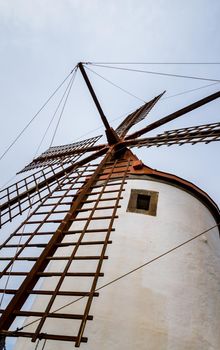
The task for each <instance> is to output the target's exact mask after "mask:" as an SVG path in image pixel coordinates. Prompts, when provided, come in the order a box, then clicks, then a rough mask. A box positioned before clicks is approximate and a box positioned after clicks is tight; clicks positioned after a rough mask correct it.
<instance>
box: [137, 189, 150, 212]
mask: <svg viewBox="0 0 220 350" xmlns="http://www.w3.org/2000/svg"><path fill="white" fill-rule="evenodd" d="M136 206H137V209H143V210H149V207H150V196H148V195H146V194H140V193H138V195H137V205H136Z"/></svg>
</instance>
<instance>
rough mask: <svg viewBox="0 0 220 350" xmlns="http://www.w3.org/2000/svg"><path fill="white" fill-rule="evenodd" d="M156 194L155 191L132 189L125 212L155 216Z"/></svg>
mask: <svg viewBox="0 0 220 350" xmlns="http://www.w3.org/2000/svg"><path fill="white" fill-rule="evenodd" d="M158 194H159V193H158V192H155V191H147V190H136V189H132V190H131V195H130V199H129V203H128V207H127V211H128V212H132V213H139V214H145V215H152V216H156V215H157V202H158Z"/></svg>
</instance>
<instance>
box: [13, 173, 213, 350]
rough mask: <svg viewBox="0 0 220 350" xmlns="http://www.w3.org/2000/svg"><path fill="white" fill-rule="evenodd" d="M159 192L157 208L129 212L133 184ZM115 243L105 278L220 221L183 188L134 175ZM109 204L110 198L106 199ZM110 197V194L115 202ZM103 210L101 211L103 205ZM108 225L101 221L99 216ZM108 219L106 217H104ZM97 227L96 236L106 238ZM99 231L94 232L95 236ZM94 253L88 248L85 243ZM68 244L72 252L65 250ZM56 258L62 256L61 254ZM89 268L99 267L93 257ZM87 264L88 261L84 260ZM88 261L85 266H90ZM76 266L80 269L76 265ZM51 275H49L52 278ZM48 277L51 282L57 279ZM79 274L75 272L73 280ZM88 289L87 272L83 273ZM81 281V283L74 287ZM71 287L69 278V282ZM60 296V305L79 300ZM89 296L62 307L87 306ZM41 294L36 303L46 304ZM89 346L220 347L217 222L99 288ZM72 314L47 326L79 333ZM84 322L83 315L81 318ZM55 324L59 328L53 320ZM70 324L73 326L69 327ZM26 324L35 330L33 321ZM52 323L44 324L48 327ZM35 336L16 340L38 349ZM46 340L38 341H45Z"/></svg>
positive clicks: (117, 349) (112, 349) (113, 349)
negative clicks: (32, 339)
mask: <svg viewBox="0 0 220 350" xmlns="http://www.w3.org/2000/svg"><path fill="white" fill-rule="evenodd" d="M132 188H133V189H146V190H151V191H157V192H159V199H158V208H157V216H156V217H154V216H148V215H143V214H136V213H128V212H126V208H127V204H128V201H129V197H130V190H131V189H132ZM123 196H124V198H123V200H122V201H121V203H120V204H121V205H122V207H121V208H120V209H119V210H118V213H119V219H117V220H116V221H115V225H114V227H115V228H116V231H115V232H113V233H112V235H111V239H112V240H113V244H112V245H109V246H108V250H107V254H108V256H109V259H108V260H106V261H105V262H104V266H103V272H104V273H105V277H104V278H100V280H99V286H102V285H103V284H105V283H107V282H109V281H111V280H113V279H115V278H117V277H119V276H121V275H122V274H124V273H126V272H128V271H130V270H132V269H134V268H136V267H138V266H139V265H142V264H144V263H145V262H147V261H148V260H150V259H152V258H154V257H156V256H158V255H160V254H162V253H163V252H165V251H167V250H169V249H171V248H172V247H174V246H176V245H178V244H180V243H182V242H184V241H185V240H187V239H189V238H190V237H193V236H194V235H196V234H198V233H200V232H202V231H204V230H206V229H208V228H210V227H212V226H214V225H215V220H214V219H213V217H212V215H211V214H210V212H209V210H208V209H207V208H206V207H205V206H204V205H203V204H201V202H199V201H198V200H197V199H196V198H195V197H193V196H192V195H190V194H188V193H186V192H185V191H183V190H180V189H179V188H176V187H173V186H170V185H167V184H163V183H158V182H153V181H149V180H143V179H142V178H141V177H140V179H135V180H128V183H127V185H126V191H125V192H124V194H123ZM105 204H106V202H105ZM109 204H110V202H109ZM99 215H101V214H100V213H99ZM100 225H101V224H100ZM102 226H103V224H102ZM101 235H102V234H99V236H98V234H97V236H96V239H101ZM91 239H92V237H91V236H90V240H91ZM83 249H84V252H83V251H82V252H81V253H84V254H87V253H88V249H91V247H90V248H88V247H87V248H86V247H83ZM66 252H67V251H65V255H66ZM56 264H57V262H56ZM89 264H90V271H91V272H92V271H93V270H94V268H93V264H95V262H92V261H90V263H89ZM79 270H80V271H81V268H79ZM86 270H88V267H86V266H85V271H86ZM74 271H76V270H74ZM49 280H50V281H49ZM49 280H47V282H46V283H47V285H46V288H48V289H51V284H52V283H53V280H52V279H51V278H50V279H49ZM72 280H73V279H71V281H72ZM80 281H82V285H81V288H82V290H85V291H86V290H88V283H87V280H86V279H84V280H83V279H82V278H81V279H80V280H79V279H76V282H75V283H76V286H75V287H76V288H78V289H79V283H81V282H80ZM75 287H74V288H75ZM67 288H69V289H71V288H72V282H71V286H70V285H69V286H68V283H67V284H66V285H65V288H64V289H67ZM73 299H74V298H73V297H71V298H70V297H68V298H64V297H60V299H59V301H57V303H56V305H54V309H56V308H57V307H59V306H62V305H64V304H65V303H66V302H69V301H71V300H73ZM84 302H85V300H82V301H80V302H77V303H75V304H73V305H72V306H69V307H68V308H65V309H63V310H62V312H65V313H66V312H70V310H71V308H72V310H74V311H73V313H79V312H81V311H80V310H81V306H82V304H83V303H84ZM43 306H44V303H42V301H36V302H35V304H34V308H35V309H36V308H39V309H41V308H43ZM90 314H92V315H94V320H93V321H88V322H87V325H86V329H85V334H84V335H85V336H88V343H87V344H81V346H80V348H81V349H82V350H123V349H126V350H134V349H138V350H177V349H178V350H209V349H210V350H219V349H220V331H219V330H220V239H219V234H218V230H217V229H213V230H212V231H210V232H208V233H207V234H204V235H203V236H201V237H200V238H198V239H196V240H195V241H193V242H191V243H189V244H187V245H186V246H183V247H181V248H179V249H178V250H176V251H174V252H172V253H170V254H169V255H167V256H165V257H163V258H161V259H160V260H157V261H155V262H153V263H152V264H150V265H148V266H146V267H143V268H142V269H140V270H138V271H137V272H135V273H133V274H131V275H129V276H127V277H125V278H123V279H122V280H120V281H118V282H116V283H114V284H111V285H110V286H108V287H106V288H104V289H102V290H100V296H99V297H98V298H94V301H93V304H92V308H91V312H90ZM71 322H72V324H71V328H72V329H70V327H69V321H68V326H67V323H66V322H65V321H61V324H60V322H59V320H54V319H51V322H50V323H47V324H46V331H47V332H48V333H49V332H52V331H54V329H57V333H61V332H63V333H65V334H68V335H71V334H72V335H75V334H76V331H74V328H75V326H76V321H71ZM77 324H78V321H77ZM54 327H55V328H54ZM67 328H68V329H67ZM26 331H31V327H29V328H27V329H26ZM44 331H45V330H44ZM35 346H36V344H33V343H31V342H30V340H28V339H22V340H19V341H18V342H17V346H16V350H29V349H35ZM42 346H43V341H41V342H40V343H39V345H38V350H40V349H42ZM73 348H74V344H71V343H63V342H55V341H48V342H47V343H46V345H45V347H44V350H52V349H53V350H56V349H59V350H64V349H65V350H69V349H73Z"/></svg>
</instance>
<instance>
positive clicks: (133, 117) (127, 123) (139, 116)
mask: <svg viewBox="0 0 220 350" xmlns="http://www.w3.org/2000/svg"><path fill="white" fill-rule="evenodd" d="M164 93H165V91H164V92H163V93H162V94H160V95H158V96H156V97H155V98H153V99H152V100H151V101H149V102H147V103H145V104H144V105H143V106H141V107H140V108H138V109H137V110H136V111H134V112H133V113H131V114H129V115H128V116H127V117H126V118H125V120H123V122H122V123H121V124H120V125H119V126H118V128H117V129H116V132H117V134H118V135H119V136H120V137H124V136H125V135H126V134H127V132H128V131H129V130H130V129H131V128H132V126H134V125H135V124H137V123H139V122H140V121H141V120H143V119H144V118H145V117H146V116H147V115H148V113H149V112H150V111H151V109H152V108H153V107H154V105H155V104H156V103H157V102H158V101H159V99H160V98H161V97H162V96H163V94H164Z"/></svg>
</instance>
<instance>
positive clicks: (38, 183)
mask: <svg viewBox="0 0 220 350" xmlns="http://www.w3.org/2000/svg"><path fill="white" fill-rule="evenodd" d="M107 149H108V148H107V147H103V148H102V149H101V150H100V151H97V152H95V153H93V154H91V155H90V156H88V157H86V158H84V159H82V160H79V161H78V162H76V163H74V164H71V165H66V166H60V165H58V166H57V167H51V166H49V167H47V168H45V169H42V170H40V171H38V172H36V173H34V174H32V175H30V176H28V177H26V178H24V179H22V180H20V181H19V182H17V183H14V184H13V185H11V186H9V187H7V188H5V189H3V190H1V191H0V201H1V202H0V203H1V204H0V227H1V226H2V225H4V224H6V223H7V222H9V221H10V222H11V221H12V219H13V218H15V217H16V216H18V215H21V214H22V213H23V212H24V211H26V210H27V209H29V208H30V207H32V206H33V205H35V204H37V203H38V202H42V201H43V200H44V198H46V197H48V195H50V193H51V191H52V190H53V189H54V188H55V187H56V186H59V185H60V181H61V180H62V179H63V178H64V177H65V176H67V175H68V174H69V173H70V172H72V171H73V170H77V168H78V167H79V166H82V165H85V164H87V163H88V162H90V161H92V160H95V159H96V158H98V157H100V156H102V155H103V154H105V153H106V151H107Z"/></svg>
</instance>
